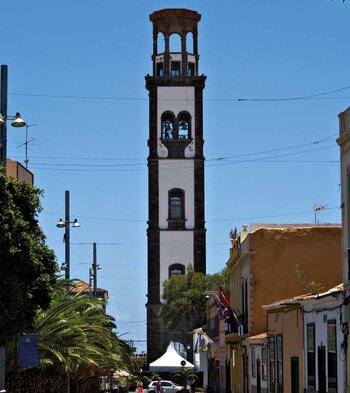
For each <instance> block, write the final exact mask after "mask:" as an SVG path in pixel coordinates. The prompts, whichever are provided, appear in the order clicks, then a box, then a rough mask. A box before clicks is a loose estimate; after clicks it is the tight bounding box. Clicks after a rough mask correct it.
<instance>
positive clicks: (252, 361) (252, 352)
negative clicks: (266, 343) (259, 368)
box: [251, 347, 256, 378]
mask: <svg viewBox="0 0 350 393" xmlns="http://www.w3.org/2000/svg"><path fill="white" fill-rule="evenodd" d="M251 357H252V358H251V366H252V377H253V378H256V367H255V348H254V347H252V348H251Z"/></svg>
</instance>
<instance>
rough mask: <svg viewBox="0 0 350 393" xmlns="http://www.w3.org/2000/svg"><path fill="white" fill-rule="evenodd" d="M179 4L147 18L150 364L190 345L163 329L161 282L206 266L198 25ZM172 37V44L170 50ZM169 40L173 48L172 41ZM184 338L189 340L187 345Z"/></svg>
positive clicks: (202, 81) (180, 335)
mask: <svg viewBox="0 0 350 393" xmlns="http://www.w3.org/2000/svg"><path fill="white" fill-rule="evenodd" d="M200 19H201V16H200V15H199V14H198V13H197V12H195V11H191V10H186V9H164V10H160V11H156V12H154V13H153V14H151V15H150V20H151V22H152V23H153V54H152V61H153V74H152V75H147V76H146V88H147V90H148V92H149V139H148V147H149V156H148V190H149V195H148V206H149V210H148V229H147V239H148V295H147V296H148V301H147V305H146V307H147V353H148V360H149V362H152V361H153V360H155V359H156V358H158V357H159V356H160V355H161V354H162V353H164V351H165V349H166V347H167V345H168V344H169V342H170V341H179V342H183V343H184V344H185V345H188V344H190V343H191V336H188V335H187V334H186V333H185V332H186V330H187V329H188V328H189V327H191V326H190V325H191V323H190V321H188V326H185V325H186V324H185V325H184V326H179V329H177V331H176V332H168V331H166V329H165V327H164V323H163V321H162V320H161V319H160V317H159V316H158V312H159V310H160V307H161V306H162V284H163V282H164V280H166V279H168V278H169V277H170V276H171V275H174V274H185V273H186V269H187V267H188V265H189V264H192V266H193V267H194V270H195V271H197V272H203V273H205V271H206V259H205V233H206V229H205V221H204V156H203V144H204V141H203V89H204V86H205V80H206V77H205V76H203V75H201V76H199V73H198V63H199V54H198V28H197V25H198V22H199V21H200ZM176 41H177V43H178V47H175V44H176ZM173 45H174V46H173ZM187 341H188V342H187Z"/></svg>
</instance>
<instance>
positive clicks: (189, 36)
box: [186, 32, 193, 53]
mask: <svg viewBox="0 0 350 393" xmlns="http://www.w3.org/2000/svg"><path fill="white" fill-rule="evenodd" d="M186 52H187V53H193V33H192V32H188V33H187V34H186Z"/></svg>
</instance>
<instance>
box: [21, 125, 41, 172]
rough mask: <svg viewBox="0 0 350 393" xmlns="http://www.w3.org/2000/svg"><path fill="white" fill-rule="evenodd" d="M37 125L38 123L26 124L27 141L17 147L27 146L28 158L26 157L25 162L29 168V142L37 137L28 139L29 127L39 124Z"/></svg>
mask: <svg viewBox="0 0 350 393" xmlns="http://www.w3.org/2000/svg"><path fill="white" fill-rule="evenodd" d="M37 125H38V124H27V125H26V139H25V142H24V143H22V144H21V145H19V146H17V148H19V147H21V146H25V147H26V158H25V160H24V163H25V165H26V168H28V162H29V159H28V144H29V143H30V142H33V141H35V139H36V138H32V139H30V140H28V128H29V127H35V126H37Z"/></svg>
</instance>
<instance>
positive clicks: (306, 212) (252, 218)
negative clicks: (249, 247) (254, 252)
mask: <svg viewBox="0 0 350 393" xmlns="http://www.w3.org/2000/svg"><path fill="white" fill-rule="evenodd" d="M340 208H341V206H333V207H325V208H324V210H338V209H340ZM310 213H315V212H314V210H304V211H299V212H290V213H282V214H274V215H268V216H252V217H234V218H224V219H209V220H206V222H220V221H244V220H260V219H264V218H275V217H287V216H295V215H302V214H310ZM41 214H49V215H55V216H60V215H61V213H54V212H42V213H41ZM77 216H78V217H79V218H85V219H89V220H101V221H121V222H123V221H126V222H143V223H146V222H147V219H146V218H145V219H142V220H140V219H139V220H134V219H126V218H112V217H96V216H81V215H77ZM52 240H55V241H57V240H56V239H52ZM71 244H75V243H71ZM77 244H80V243H77ZM84 244H92V243H84ZM96 244H100V245H143V244H145V243H124V242H102V243H96ZM214 244H217V243H214Z"/></svg>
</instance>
